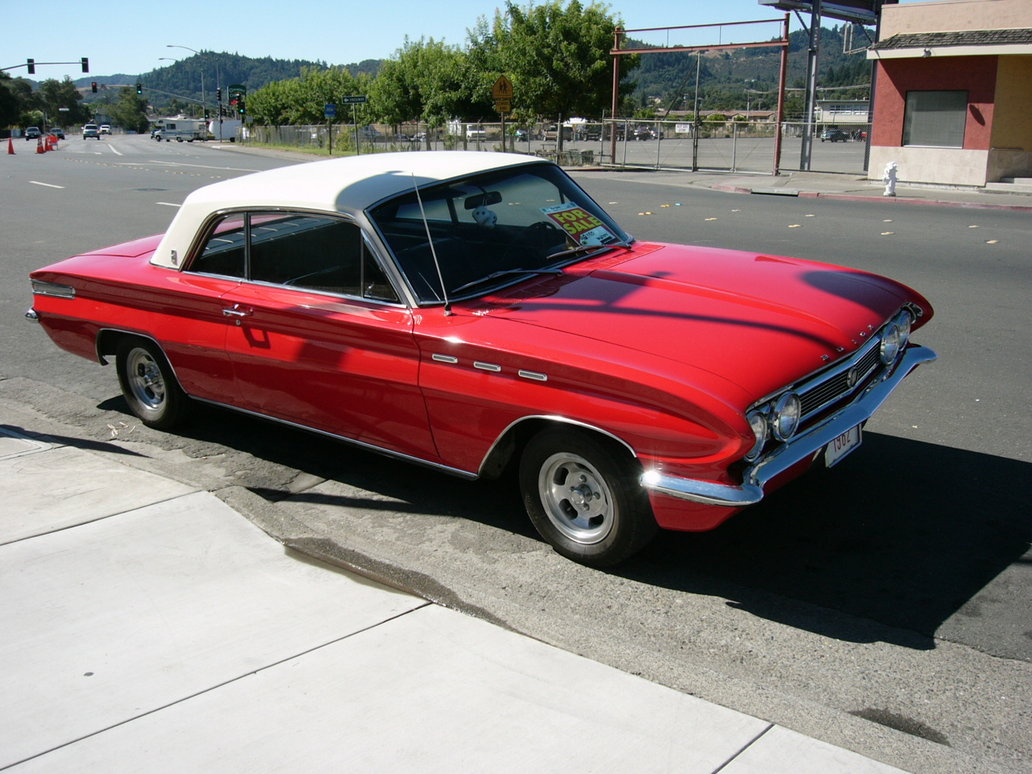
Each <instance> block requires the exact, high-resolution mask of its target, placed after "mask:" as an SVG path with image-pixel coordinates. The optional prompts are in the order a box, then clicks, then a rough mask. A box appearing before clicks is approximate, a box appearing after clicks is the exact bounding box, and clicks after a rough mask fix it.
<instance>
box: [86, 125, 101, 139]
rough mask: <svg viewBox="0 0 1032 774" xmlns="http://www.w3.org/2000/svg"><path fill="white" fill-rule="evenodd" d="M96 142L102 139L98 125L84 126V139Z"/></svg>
mask: <svg viewBox="0 0 1032 774" xmlns="http://www.w3.org/2000/svg"><path fill="white" fill-rule="evenodd" d="M91 137H92V138H93V139H94V140H99V139H100V130H99V129H98V128H97V125H96V124H84V125H83V127H82V139H84V140H88V139H89V138H91Z"/></svg>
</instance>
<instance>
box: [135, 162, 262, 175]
mask: <svg viewBox="0 0 1032 774" xmlns="http://www.w3.org/2000/svg"><path fill="white" fill-rule="evenodd" d="M147 163H149V164H161V165H164V166H168V167H197V168H198V169H223V170H228V171H230V172H261V171H262V170H260V169H247V168H246V167H213V166H211V165H210V164H183V163H182V162H179V161H158V160H157V159H151V160H150V161H149V162H147Z"/></svg>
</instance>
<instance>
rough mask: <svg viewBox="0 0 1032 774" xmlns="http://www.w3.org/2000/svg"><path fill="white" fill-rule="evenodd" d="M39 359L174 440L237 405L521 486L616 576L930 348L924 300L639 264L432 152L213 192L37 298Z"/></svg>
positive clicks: (527, 193)
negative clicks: (85, 374)
mask: <svg viewBox="0 0 1032 774" xmlns="http://www.w3.org/2000/svg"><path fill="white" fill-rule="evenodd" d="M31 279H32V288H33V293H34V302H33V303H34V306H33V309H31V310H30V311H29V312H28V315H29V317H31V318H33V319H36V320H38V321H39V322H40V323H41V324H42V325H43V327H44V328H45V330H46V332H47V333H48V334H49V335H50V337H51V338H52V339H53V340H54V342H55V343H56V344H57V345H58V346H60V347H62V348H64V349H66V350H68V351H70V352H73V353H75V354H77V355H81V356H83V357H87V358H91V359H94V360H98V361H99V362H100V363H106V362H108V360H109V359H111V358H112V357H113V358H114V361H115V369H116V371H117V372H118V378H119V381H120V383H121V388H122V392H123V393H124V395H125V399H126V401H127V402H128V404H129V408H130V409H131V410H132V411H133V413H135V414H136V416H138V417H139V418H140V420H142V421H143V422H144V423H145V424H147V425H150V426H152V427H156V428H161V429H169V428H172V427H174V426H175V425H176V423H177V422H178V421H180V419H182V418H183V417H184V415H185V414H186V413H187V409H188V408H189V407H190V404H191V403H192V402H193V401H204V402H207V403H214V404H219V405H223V406H229V407H232V408H234V409H238V410H241V411H245V412H250V413H253V414H258V415H261V416H263V417H268V418H271V419H274V420H279V421H281V422H285V423H288V424H290V425H294V426H300V427H304V428H308V429H311V430H314V431H316V432H319V433H323V434H326V435H330V436H333V437H335V438H339V439H342V440H346V441H349V442H351V443H355V444H358V445H360V446H362V447H365V448H367V449H371V450H376V451H379V452H383V453H386V454H389V455H393V456H396V457H401V458H404V459H408V460H412V461H414V462H420V463H423V464H426V465H430V466H432V467H435V468H437V469H439V470H441V471H445V472H448V473H452V474H455V475H458V476H463V477H466V478H470V479H472V478H477V477H480V476H484V477H488V476H501V475H503V474H507V473H509V472H510V471H512V472H513V474H514V475H516V476H518V478H519V483H520V487H521V491H522V496H523V500H524V503H525V506H526V509H527V512H528V514H529V516H530V518H531V520H532V521H533V523H534V525H535V527H536V528H537V530H538V531H539V532H540V533H541V535H542V536H543V537H544V538H545V540H547V541H548V542H549V543H551V544H552V546H554V548H555V549H556V550H557V551H559V552H560V553H562V554H564V555H565V556H568V557H570V558H572V559H575V560H577V561H580V562H583V563H585V564H591V565H595V566H606V565H612V564H614V563H616V562H619V561H621V560H623V559H625V558H626V557H628V556H629V555H631V554H632V553H634V552H635V551H637V550H638V549H640V548H641V547H642V546H643V545H645V543H646V542H647V541H648V540H649V539H650V538H652V537H653V535H654V534H655V532H656V530H657V527H663V528H668V529H675V530H706V529H711V528H713V527H715V526H717V525H718V524H720V523H721V522H723V521H724V520H725V519H727V518H728V517H729V516H731V515H732V514H733V513H735V512H736V511H738V510H739V509H741V508H743V507H745V506H748V505H750V504H752V503H756V502H758V501H759V500H760V499H761V498H762V497H763V496H764V494H765V493H766V492H769V491H770V490H771V489H773V488H774V487H776V486H779V485H781V484H783V483H785V482H786V481H788V480H790V479H792V478H794V477H796V476H798V475H799V474H801V473H802V472H804V471H805V470H806V469H807V468H809V467H811V466H812V465H821V466H824V465H833V464H835V463H837V462H838V461H839V460H841V459H842V458H843V457H844V456H845V455H846V454H848V453H850V452H852V451H853V450H855V449H856V448H857V447H858V446H859V444H860V442H861V429H862V427H863V425H864V423H865V422H866V421H867V419H868V418H869V417H870V416H871V415H872V413H873V412H874V411H875V410H876V409H877V408H878V406H879V405H880V404H881V403H882V401H884V400H885V399H886V398H887V397H888V395H889V393H891V392H892V391H893V390H894V389H895V388H896V387H897V385H899V383H900V382H901V381H902V380H903V378H904V377H905V376H906V375H907V374H908V373H909V372H910V371H911V370H913V369H914V368H915V367H916V366H917V365H919V364H920V363H923V362H926V361H929V360H932V359H934V358H935V354H934V353H933V352H931V351H930V350H928V349H926V348H924V347H921V346H917V345H915V344H912V343H911V342H910V341H909V339H910V332H911V330H912V329H914V328H916V327H918V326H919V325H922V324H924V323H926V322H927V321H928V320H929V319H930V318H931V316H932V308H931V306H930V305H929V303H928V302H927V301H926V300H925V299H924V298H923V297H922V296H920V295H919V294H918V293H916V292H914V291H913V290H911V289H909V288H907V287H905V286H903V285H901V284H899V283H897V282H894V281H892V280H889V279H885V278H883V277H878V276H875V275H872V274H868V273H865V272H861V271H853V270H849V269H842V268H839V267H835V266H830V265H824V264H820V263H813V262H810V261H803V260H797V259H794V258H783V257H778V256H772V255H763V254H753V253H743V252H735V251H729V250H720V249H713V248H702V247H687V246H681V245H671V244H659V243H655V242H641V241H636V240H634V239H633V238H631V237H630V236H629V235H628V234H626V233H625V232H624V231H623V230H622V229H621V228H620V226H618V225H617V224H616V223H615V222H614V221H613V220H612V219H611V218H610V217H609V216H608V215H607V214H606V213H605V212H604V211H603V210H602V209H601V208H600V207H599V206H598V205H597V204H596V203H595V202H594V201H592V200H591V198H590V197H589V196H588V195H587V194H585V192H584V191H582V190H581V189H580V188H579V187H578V186H577V185H576V184H575V183H574V182H573V181H572V180H571V179H570V178H569V177H568V176H567V175H566V174H565V173H564V172H563V171H562V170H560V169H559V168H558V167H557V166H555V165H554V164H551V163H549V162H546V161H543V160H541V159H536V158H533V157H530V156H521V155H514V154H494V153H460V152H456V153H451V152H440V153H434V152H426V153H406V154H381V155H369V156H361V157H356V158H349V159H340V160H331V161H323V162H316V163H310V164H300V165H296V166H288V167H283V168H280V169H275V170H271V171H268V172H261V173H258V174H254V175H248V176H245V177H240V178H236V179H233V180H228V181H225V182H220V183H216V184H214V185H210V186H207V187H204V188H201V189H199V190H197V191H195V192H194V193H192V194H191V195H190V196H188V197H187V199H186V201H185V202H184V204H183V205H182V207H181V209H180V210H179V212H178V214H177V215H176V217H175V218H174V220H173V221H172V224H171V226H170V227H169V229H168V232H167V233H166V234H165V235H164V236H154V237H149V238H146V239H141V240H138V241H135V242H129V243H126V244H122V245H117V246H115V247H110V248H106V249H103V250H96V251H94V252H90V253H86V254H84V255H79V256H75V257H73V258H69V259H67V260H64V261H61V262H60V263H56V264H54V265H52V266H48V267H46V268H43V269H39V270H38V271H35V272H33V273H32V275H31Z"/></svg>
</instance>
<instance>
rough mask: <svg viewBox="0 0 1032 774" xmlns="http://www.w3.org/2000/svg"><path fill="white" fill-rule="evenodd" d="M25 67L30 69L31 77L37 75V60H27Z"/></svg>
mask: <svg viewBox="0 0 1032 774" xmlns="http://www.w3.org/2000/svg"><path fill="white" fill-rule="evenodd" d="M25 65H26V67H28V68H29V75H35V74H36V60H35V59H26V60H25Z"/></svg>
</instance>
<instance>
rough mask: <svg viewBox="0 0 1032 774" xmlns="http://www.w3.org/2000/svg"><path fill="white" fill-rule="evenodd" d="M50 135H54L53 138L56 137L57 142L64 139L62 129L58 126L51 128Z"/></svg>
mask: <svg viewBox="0 0 1032 774" xmlns="http://www.w3.org/2000/svg"><path fill="white" fill-rule="evenodd" d="M50 134H52V135H54V137H56V138H57V139H59V140H63V139H64V138H65V133H64V129H62V128H61V127H60V126H55V127H53V128H52V129H51V130H50Z"/></svg>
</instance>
